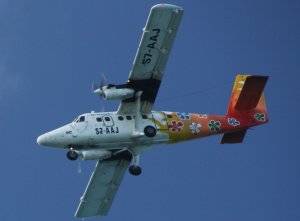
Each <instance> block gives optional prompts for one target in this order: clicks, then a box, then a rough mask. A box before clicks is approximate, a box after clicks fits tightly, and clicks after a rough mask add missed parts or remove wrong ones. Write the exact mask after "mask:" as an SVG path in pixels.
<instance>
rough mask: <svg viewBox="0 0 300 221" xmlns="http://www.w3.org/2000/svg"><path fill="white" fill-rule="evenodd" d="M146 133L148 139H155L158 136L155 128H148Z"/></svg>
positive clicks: (145, 130)
mask: <svg viewBox="0 0 300 221" xmlns="http://www.w3.org/2000/svg"><path fill="white" fill-rule="evenodd" d="M144 133H145V135H146V136H147V137H154V136H155V135H156V129H155V127H153V126H146V127H145V129H144Z"/></svg>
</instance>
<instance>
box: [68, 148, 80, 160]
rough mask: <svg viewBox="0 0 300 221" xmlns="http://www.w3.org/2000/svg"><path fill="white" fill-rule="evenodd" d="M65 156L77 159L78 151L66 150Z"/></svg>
mask: <svg viewBox="0 0 300 221" xmlns="http://www.w3.org/2000/svg"><path fill="white" fill-rule="evenodd" d="M67 158H68V159H69V160H77V158H78V153H76V152H75V151H74V150H70V151H68V152H67Z"/></svg>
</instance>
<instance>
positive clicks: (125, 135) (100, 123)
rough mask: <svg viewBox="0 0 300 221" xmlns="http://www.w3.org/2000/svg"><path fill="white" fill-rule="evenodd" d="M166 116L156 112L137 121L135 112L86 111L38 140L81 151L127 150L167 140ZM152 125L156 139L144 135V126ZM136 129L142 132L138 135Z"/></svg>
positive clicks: (46, 143) (45, 143)
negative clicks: (125, 113)
mask: <svg viewBox="0 0 300 221" xmlns="http://www.w3.org/2000/svg"><path fill="white" fill-rule="evenodd" d="M157 116H159V117H157ZM164 117H165V114H164V113H163V112H156V111H153V112H152V113H151V114H148V115H142V117H141V118H140V119H139V120H138V122H137V120H136V116H133V115H118V114H117V113H116V112H99V113H95V112H91V113H86V114H82V115H80V116H79V117H78V118H76V119H75V120H74V121H73V122H72V123H69V124H67V125H64V126H62V127H60V128H58V129H55V130H53V131H50V132H47V133H45V134H43V135H41V136H40V137H39V138H38V143H39V144H42V145H45V146H52V147H60V148H75V149H78V150H80V149H99V148H101V149H124V148H136V147H142V146H143V147H146V146H149V145H152V144H157V143H166V142H168V141H169V137H168V136H167V134H166V133H163V132H162V129H163V128H162V127H161V124H162V122H163V123H164V122H166V120H165V119H163V118H164ZM157 118H160V119H157ZM156 120H159V122H160V126H159V125H156V123H155V122H156ZM149 125H150V126H153V127H155V128H156V129H157V134H156V136H155V137H153V138H151V137H147V136H145V135H144V134H143V130H144V128H145V127H146V126H149ZM136 132H139V133H140V135H138V136H137V135H136V134H135V133H136Z"/></svg>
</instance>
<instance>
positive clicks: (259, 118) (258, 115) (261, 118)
mask: <svg viewBox="0 0 300 221" xmlns="http://www.w3.org/2000/svg"><path fill="white" fill-rule="evenodd" d="M254 118H255V119H256V120H257V121H261V122H264V121H266V116H265V114H264V113H256V114H255V115H254Z"/></svg>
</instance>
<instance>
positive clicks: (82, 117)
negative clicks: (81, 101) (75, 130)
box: [77, 116, 85, 122]
mask: <svg viewBox="0 0 300 221" xmlns="http://www.w3.org/2000/svg"><path fill="white" fill-rule="evenodd" d="M84 121H85V116H81V117H79V119H78V120H77V122H84Z"/></svg>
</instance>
